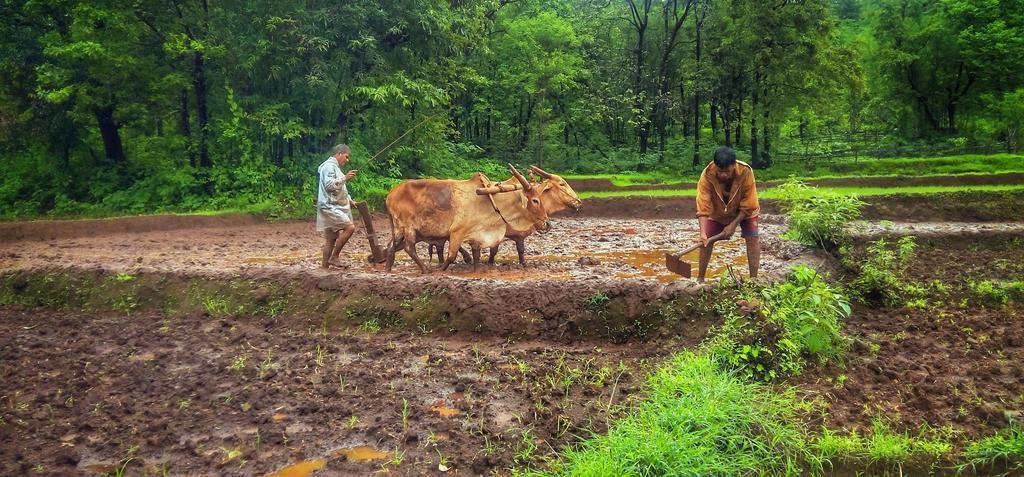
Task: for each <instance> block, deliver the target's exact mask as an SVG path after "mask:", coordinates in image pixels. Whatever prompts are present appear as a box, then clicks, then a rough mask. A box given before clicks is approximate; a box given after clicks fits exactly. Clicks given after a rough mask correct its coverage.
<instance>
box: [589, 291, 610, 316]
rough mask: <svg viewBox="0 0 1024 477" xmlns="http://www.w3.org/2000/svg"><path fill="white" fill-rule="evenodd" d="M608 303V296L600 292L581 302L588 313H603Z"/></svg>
mask: <svg viewBox="0 0 1024 477" xmlns="http://www.w3.org/2000/svg"><path fill="white" fill-rule="evenodd" d="M609 301H611V299H610V298H608V295H606V294H604V293H602V292H597V293H594V294H593V295H590V296H588V297H587V298H585V299H584V300H583V306H585V307H586V308H587V309H588V310H590V311H595V312H599V311H603V310H604V308H605V307H606V306H608V302H609Z"/></svg>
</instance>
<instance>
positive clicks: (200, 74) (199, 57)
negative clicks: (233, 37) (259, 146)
mask: <svg viewBox="0 0 1024 477" xmlns="http://www.w3.org/2000/svg"><path fill="white" fill-rule="evenodd" d="M192 89H193V91H195V93H196V122H197V123H198V126H199V144H198V146H199V167H202V168H204V169H206V168H209V167H210V166H212V165H213V163H212V162H210V151H209V149H208V148H207V145H206V138H207V137H208V136H209V120H210V116H209V110H208V109H207V107H206V63H205V59H204V58H203V54H202V53H200V52H198V51H197V52H195V54H194V55H193V62H192Z"/></svg>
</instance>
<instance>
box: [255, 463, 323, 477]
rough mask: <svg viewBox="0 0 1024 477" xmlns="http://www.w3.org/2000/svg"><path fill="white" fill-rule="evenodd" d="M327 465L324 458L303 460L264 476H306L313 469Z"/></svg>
mask: <svg viewBox="0 0 1024 477" xmlns="http://www.w3.org/2000/svg"><path fill="white" fill-rule="evenodd" d="M325 465H327V460H326V459H315V460H304V461H302V462H299V463H298V464H294V465H289V466H288V467H285V468H283V469H281V470H279V471H277V472H272V473H269V474H267V475H266V476H264V477H308V476H309V475H310V474H312V473H313V472H314V471H317V470H320V469H322V468H324V466H325Z"/></svg>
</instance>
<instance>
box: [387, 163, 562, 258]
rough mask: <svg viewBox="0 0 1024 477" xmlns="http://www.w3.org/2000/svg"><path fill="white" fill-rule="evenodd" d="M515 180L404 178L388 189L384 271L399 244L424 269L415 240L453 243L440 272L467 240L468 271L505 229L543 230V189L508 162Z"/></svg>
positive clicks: (544, 217) (502, 236)
mask: <svg viewBox="0 0 1024 477" xmlns="http://www.w3.org/2000/svg"><path fill="white" fill-rule="evenodd" d="M509 169H510V170H511V172H512V175H513V176H514V177H515V180H516V181H517V182H518V184H514V185H512V184H504V183H502V185H500V186H499V185H493V187H486V186H492V184H490V183H489V181H487V178H486V177H484V175H483V174H480V173H477V174H474V175H473V177H472V178H470V179H469V180H465V181H459V180H440V179H416V180H409V181H404V182H402V183H401V184H398V185H397V186H395V188H394V189H391V192H389V193H388V196H387V199H386V204H387V208H388V213H389V214H390V215H391V221H392V241H391V246H390V247H388V250H387V255H388V260H387V270H388V271H390V270H391V267H392V266H393V264H394V261H395V253H397V251H398V249H399V248H404V250H405V252H406V253H408V254H409V257H411V258H412V259H413V261H414V262H416V265H417V266H418V267H419V268H420V271H421V272H423V273H426V272H427V268H426V266H425V265H424V264H423V262H422V261H421V260H420V259H419V257H418V256H417V255H416V244H417V243H418V242H431V243H437V242H441V241H444V240H449V241H451V243H452V244H453V245H452V247H451V248H450V249H449V252H448V257H447V259H446V260H445V262H444V264H443V265H442V266H441V270H446V269H447V268H448V266H449V265H451V263H452V262H453V261H454V260H455V257H456V255H458V251H459V246H460V245H461V244H462V243H469V245H470V248H471V249H472V250H473V269H474V270H476V268H477V265H478V264H479V262H480V249H481V248H490V247H493V246H495V245H497V244H498V243H499V242H501V240H502V239H503V238H505V235H506V234H507V232H508V231H509V230H512V231H531V232H532V231H533V230H534V229H537V230H540V231H546V230H547V229H549V228H550V226H549V225H548V215H547V212H546V211H545V210H544V205H543V204H542V202H541V195H542V192H543V191H542V190H541V189H540V188H538V187H535V186H534V184H531V183H530V182H529V181H527V180H526V178H525V177H523V175H522V174H520V173H519V171H517V170H516V169H515V167H512V165H511V164H509Z"/></svg>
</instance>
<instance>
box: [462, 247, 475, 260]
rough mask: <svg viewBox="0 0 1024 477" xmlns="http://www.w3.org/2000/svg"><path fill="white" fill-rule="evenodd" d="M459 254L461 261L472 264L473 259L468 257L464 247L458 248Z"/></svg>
mask: <svg viewBox="0 0 1024 477" xmlns="http://www.w3.org/2000/svg"><path fill="white" fill-rule="evenodd" d="M459 254H460V255H462V261H463V262H466V263H473V262H472V260H473V257H472V256H470V255H469V252H467V251H466V248H465V247H459Z"/></svg>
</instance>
